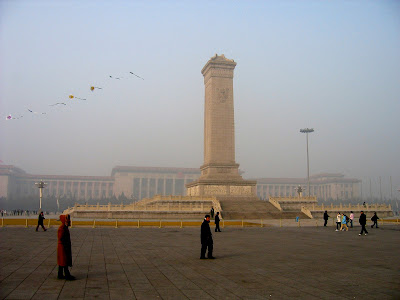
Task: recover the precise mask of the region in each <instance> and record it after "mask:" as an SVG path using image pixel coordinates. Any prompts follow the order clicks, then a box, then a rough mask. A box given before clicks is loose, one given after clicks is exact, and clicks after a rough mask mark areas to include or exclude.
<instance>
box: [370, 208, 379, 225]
mask: <svg viewBox="0 0 400 300" xmlns="http://www.w3.org/2000/svg"><path fill="white" fill-rule="evenodd" d="M378 219H379V218H378V216H377V215H376V212H374V215H373V216H372V218H371V221H372V222H374V224H372V225H371V228H374V226H375V225H376V228H379V227H378Z"/></svg>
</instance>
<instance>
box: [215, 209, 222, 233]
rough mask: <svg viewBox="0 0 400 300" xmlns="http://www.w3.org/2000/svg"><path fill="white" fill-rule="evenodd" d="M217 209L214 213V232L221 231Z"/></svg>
mask: <svg viewBox="0 0 400 300" xmlns="http://www.w3.org/2000/svg"><path fill="white" fill-rule="evenodd" d="M219 221H220V219H219V211H217V214H216V215H215V232H221V229H220V228H219Z"/></svg>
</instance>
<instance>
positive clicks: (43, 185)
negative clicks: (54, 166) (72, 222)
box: [35, 180, 47, 209]
mask: <svg viewBox="0 0 400 300" xmlns="http://www.w3.org/2000/svg"><path fill="white" fill-rule="evenodd" d="M46 184H47V183H45V182H44V181H43V180H40V181H39V182H36V183H35V185H36V186H37V187H38V188H39V197H40V202H39V206H40V209H42V196H43V189H44V188H45V186H46Z"/></svg>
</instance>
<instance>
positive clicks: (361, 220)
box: [358, 211, 368, 235]
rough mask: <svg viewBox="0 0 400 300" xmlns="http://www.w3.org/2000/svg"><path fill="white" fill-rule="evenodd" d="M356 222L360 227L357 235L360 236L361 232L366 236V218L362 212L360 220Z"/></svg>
mask: <svg viewBox="0 0 400 300" xmlns="http://www.w3.org/2000/svg"><path fill="white" fill-rule="evenodd" d="M358 222H359V223H360V225H361V232H360V233H359V235H362V234H363V232H365V235H367V234H368V231H367V228H365V225H366V224H367V216H366V215H365V214H364V212H363V211H361V215H360V218H359V219H358Z"/></svg>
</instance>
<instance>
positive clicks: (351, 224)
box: [350, 219, 353, 228]
mask: <svg viewBox="0 0 400 300" xmlns="http://www.w3.org/2000/svg"><path fill="white" fill-rule="evenodd" d="M350 227H351V228H353V220H352V219H350Z"/></svg>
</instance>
